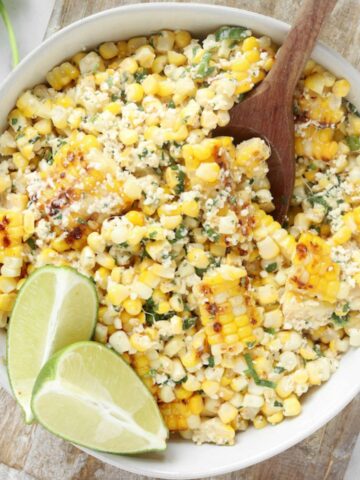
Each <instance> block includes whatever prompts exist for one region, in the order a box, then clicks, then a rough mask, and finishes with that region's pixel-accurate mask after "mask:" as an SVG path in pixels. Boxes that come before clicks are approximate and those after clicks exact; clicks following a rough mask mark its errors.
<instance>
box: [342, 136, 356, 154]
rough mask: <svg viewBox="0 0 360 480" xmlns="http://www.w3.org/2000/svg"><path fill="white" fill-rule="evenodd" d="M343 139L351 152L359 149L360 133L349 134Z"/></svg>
mask: <svg viewBox="0 0 360 480" xmlns="http://www.w3.org/2000/svg"><path fill="white" fill-rule="evenodd" d="M345 140H346V143H347V144H348V147H349V148H350V150H351V151H352V152H357V151H358V150H360V135H350V136H349V137H346V138H345Z"/></svg>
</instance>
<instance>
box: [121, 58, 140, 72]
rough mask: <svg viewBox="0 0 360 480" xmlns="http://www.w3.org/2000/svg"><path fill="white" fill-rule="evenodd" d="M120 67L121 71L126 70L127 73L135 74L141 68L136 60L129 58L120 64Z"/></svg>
mask: <svg viewBox="0 0 360 480" xmlns="http://www.w3.org/2000/svg"><path fill="white" fill-rule="evenodd" d="M119 67H120V69H122V70H125V71H126V72H129V73H131V74H134V73H135V72H136V71H137V69H138V68H139V65H138V63H137V61H136V60H135V59H134V58H132V57H128V58H124V60H122V61H121V62H120V65H119Z"/></svg>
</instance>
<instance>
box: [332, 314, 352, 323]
mask: <svg viewBox="0 0 360 480" xmlns="http://www.w3.org/2000/svg"><path fill="white" fill-rule="evenodd" d="M331 320H332V321H333V323H334V324H335V325H337V326H338V327H342V326H343V325H346V324H347V322H348V321H349V313H345V315H337V314H336V313H335V312H334V313H333V314H332V315H331Z"/></svg>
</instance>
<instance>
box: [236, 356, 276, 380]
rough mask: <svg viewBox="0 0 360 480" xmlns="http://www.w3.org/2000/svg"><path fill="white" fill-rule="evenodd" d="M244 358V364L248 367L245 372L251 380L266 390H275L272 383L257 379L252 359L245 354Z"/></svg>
mask: <svg viewBox="0 0 360 480" xmlns="http://www.w3.org/2000/svg"><path fill="white" fill-rule="evenodd" d="M244 358H245V361H246V364H247V366H248V370H247V372H248V374H249V375H250V377H252V378H253V380H254V382H255V383H256V385H260V386H262V387H268V388H275V387H276V385H275V383H274V382H270V380H263V379H262V378H260V377H259V375H258V374H257V372H256V370H255V368H254V364H253V361H252V358H251V356H250V354H249V353H245V355H244Z"/></svg>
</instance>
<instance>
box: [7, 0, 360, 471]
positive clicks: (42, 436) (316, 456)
mask: <svg viewBox="0 0 360 480" xmlns="http://www.w3.org/2000/svg"><path fill="white" fill-rule="evenodd" d="M44 1H46V0H44ZM321 1H322V0H319V2H321ZM129 3H139V1H137V2H134V1H131V0H130V1H123V0H57V1H56V4H55V8H54V12H53V15H52V17H51V20H50V24H49V29H48V35H50V34H52V33H54V32H55V31H56V30H58V29H60V28H61V27H63V26H65V25H67V24H69V23H71V22H73V21H75V20H78V19H80V18H83V17H84V16H86V15H90V14H92V13H94V12H97V11H100V10H104V9H106V8H111V7H114V6H117V5H122V4H129ZM144 3H145V2H144ZM193 3H213V4H214V3H215V4H222V5H229V6H232V7H238V8H243V9H246V10H251V11H254V12H259V13H263V14H265V15H270V16H273V17H276V18H278V19H280V20H284V21H287V22H291V20H292V19H293V17H294V14H295V12H296V10H297V8H298V7H299V5H300V3H301V0H237V1H236V0H223V1H207V2H193ZM321 39H322V40H323V41H324V42H325V43H326V44H328V45H329V46H331V47H332V48H334V49H335V50H337V51H338V52H339V53H340V54H341V55H343V56H345V57H346V58H347V59H348V60H349V61H350V62H351V63H352V64H353V65H354V66H355V67H357V68H358V69H359V68H360V48H359V45H360V0H338V3H337V6H336V7H335V9H334V11H333V13H332V15H331V18H330V19H329V21H328V23H327V25H326V26H325V28H324V30H323V33H322V35H321ZM356 45H357V47H356ZM359 412H360V397H357V398H356V399H355V400H354V401H353V402H352V403H351V404H350V405H349V406H348V407H347V408H345V410H343V412H341V413H340V414H339V415H338V416H337V417H336V418H334V419H333V420H332V421H331V422H329V423H328V424H327V425H326V426H325V427H323V428H321V429H320V430H318V431H317V432H316V433H315V434H313V435H312V436H310V437H309V438H307V439H306V440H304V441H303V442H301V443H300V444H298V445H296V446H295V447H293V448H291V449H289V450H287V451H286V452H284V453H282V454H280V455H277V456H276V457H274V458H272V459H270V460H267V461H265V462H262V463H260V464H258V465H255V466H253V467H250V468H247V469H245V470H241V471H240V472H235V473H232V474H228V475H223V476H220V477H216V478H217V480H290V479H291V480H305V479H306V480H343V478H344V473H345V471H346V468H347V465H348V462H349V459H350V456H351V453H352V450H353V447H354V444H355V441H356V438H357V435H358V433H359V430H360V416H359ZM269 428H270V427H269ZM275 437H276V428H274V438H275ZM194 453H196V447H194ZM119 479H122V480H145V477H141V476H137V475H133V474H130V473H127V472H124V471H121V470H118V469H116V468H114V467H111V466H109V465H105V464H103V463H102V462H100V461H98V460H96V459H95V458H93V457H90V456H88V455H86V454H85V453H83V452H81V451H80V450H78V449H77V448H76V447H74V446H72V445H70V444H68V443H66V442H63V441H62V440H60V439H58V438H56V437H54V436H53V435H51V434H49V433H47V432H46V431H45V430H43V429H42V428H41V427H39V426H36V425H33V426H27V425H25V424H24V423H23V419H22V415H21V412H20V409H19V408H18V407H17V406H16V404H15V402H14V400H13V399H12V398H11V397H10V396H9V395H8V394H7V393H6V392H5V391H4V390H2V389H1V388H0V480H119ZM207 480H212V479H207ZM351 480H356V479H351Z"/></svg>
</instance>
